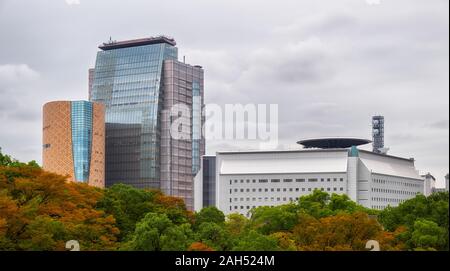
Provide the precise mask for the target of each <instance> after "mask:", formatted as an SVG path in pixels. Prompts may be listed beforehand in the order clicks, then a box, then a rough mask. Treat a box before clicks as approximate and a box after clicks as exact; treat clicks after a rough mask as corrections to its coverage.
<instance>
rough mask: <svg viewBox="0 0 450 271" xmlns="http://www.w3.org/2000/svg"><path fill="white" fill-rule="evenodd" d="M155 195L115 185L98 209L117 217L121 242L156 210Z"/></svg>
mask: <svg viewBox="0 0 450 271" xmlns="http://www.w3.org/2000/svg"><path fill="white" fill-rule="evenodd" d="M155 193H156V192H152V191H145V190H142V189H136V188H134V187H131V186H128V185H124V184H115V185H113V186H111V187H110V188H108V189H106V191H105V194H104V196H103V198H102V199H101V200H100V201H99V202H98V203H97V208H98V209H100V210H103V211H105V212H106V213H107V214H111V215H113V216H114V217H115V219H116V221H117V222H116V225H117V227H118V228H119V229H120V235H119V240H125V239H126V237H127V236H128V235H129V234H130V233H133V232H134V229H135V227H136V224H137V223H138V222H139V221H140V220H141V219H142V218H144V216H145V215H146V214H147V213H149V212H151V211H154V210H155V208H156V206H155V204H154V202H153V201H154V199H155Z"/></svg>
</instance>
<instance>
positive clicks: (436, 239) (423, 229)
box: [411, 219, 446, 250]
mask: <svg viewBox="0 0 450 271" xmlns="http://www.w3.org/2000/svg"><path fill="white" fill-rule="evenodd" d="M445 238H446V236H445V230H444V229H443V228H442V227H439V226H438V225H437V224H436V223H435V222H433V221H429V220H426V219H419V220H418V221H416V222H415V223H414V227H413V231H412V236H411V241H412V242H413V243H414V247H415V249H416V250H423V249H425V250H445V244H446V242H445Z"/></svg>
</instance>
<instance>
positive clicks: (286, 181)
mask: <svg viewBox="0 0 450 271" xmlns="http://www.w3.org/2000/svg"><path fill="white" fill-rule="evenodd" d="M283 182H285V183H292V179H284V180H283Z"/></svg>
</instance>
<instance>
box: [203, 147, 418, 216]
mask: <svg viewBox="0 0 450 271" xmlns="http://www.w3.org/2000/svg"><path fill="white" fill-rule="evenodd" d="M197 181H202V180H197ZM215 181H216V186H215V189H216V191H215V200H216V201H215V203H216V207H218V208H219V209H220V210H222V211H223V212H224V213H225V214H230V213H235V212H237V213H241V214H243V215H248V214H249V211H250V210H251V209H252V208H255V207H258V206H276V205H281V204H286V203H289V202H291V201H296V200H298V198H299V197H300V196H303V195H307V194H309V193H312V192H313V191H314V189H320V190H322V191H325V192H328V193H330V194H331V193H336V194H347V195H348V196H349V197H350V198H351V199H352V200H354V201H356V202H358V203H359V204H361V205H363V206H365V207H368V208H373V209H378V210H382V209H384V208H385V207H387V206H389V205H390V206H397V205H398V204H399V203H401V202H403V201H405V200H407V199H410V198H413V197H415V196H416V195H417V194H419V193H423V192H424V180H423V178H422V177H421V176H420V175H419V173H418V171H417V170H416V169H415V166H414V160H413V159H405V158H400V157H395V156H391V155H382V154H376V153H372V152H368V151H363V150H358V149H357V148H356V147H352V148H351V149H347V148H337V149H311V150H308V149H303V150H295V151H247V152H218V153H217V154H216V176H215ZM197 187H200V186H197ZM199 193H200V191H197V195H198V194H199ZM200 208H201V206H200V205H197V206H196V209H197V210H198V209H200Z"/></svg>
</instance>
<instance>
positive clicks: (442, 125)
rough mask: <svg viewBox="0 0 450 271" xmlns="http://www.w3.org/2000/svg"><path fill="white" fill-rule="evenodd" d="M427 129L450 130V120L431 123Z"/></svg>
mask: <svg viewBox="0 0 450 271" xmlns="http://www.w3.org/2000/svg"><path fill="white" fill-rule="evenodd" d="M426 127H430V128H433V129H442V130H448V128H449V121H448V120H440V121H436V122H433V123H430V124H428V125H426Z"/></svg>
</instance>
